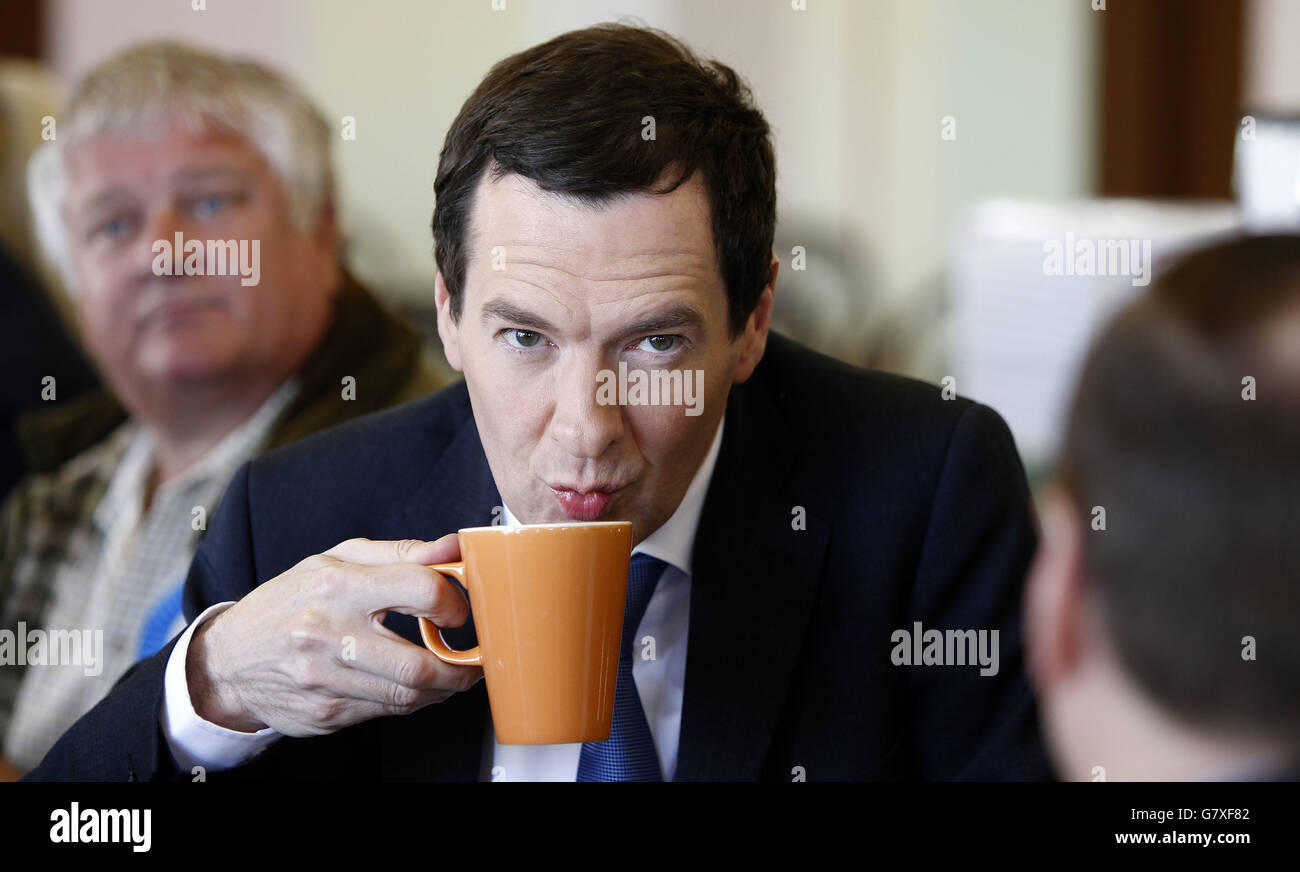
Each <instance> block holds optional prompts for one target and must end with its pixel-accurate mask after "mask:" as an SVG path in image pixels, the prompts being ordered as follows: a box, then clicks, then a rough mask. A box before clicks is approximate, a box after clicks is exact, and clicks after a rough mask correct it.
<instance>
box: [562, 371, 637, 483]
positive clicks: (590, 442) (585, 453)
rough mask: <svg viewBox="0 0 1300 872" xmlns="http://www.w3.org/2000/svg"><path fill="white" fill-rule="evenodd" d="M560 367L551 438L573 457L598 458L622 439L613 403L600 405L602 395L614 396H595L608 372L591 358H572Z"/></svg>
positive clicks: (617, 409) (619, 414)
mask: <svg viewBox="0 0 1300 872" xmlns="http://www.w3.org/2000/svg"><path fill="white" fill-rule="evenodd" d="M560 366H561V367H562V370H561V373H560V375H559V377H558V384H557V385H556V389H557V397H556V400H555V414H554V415H553V416H552V418H551V437H552V438H553V439H555V441H556V442H558V443H559V444H560V447H561V448H563V449H564V450H565V451H566V452H568V453H569V454H571V455H572V456H574V457H578V458H583V459H587V458H597V457H600V456H601V455H602V454H603V453H604V452H605V450H606V449H607V448H609V446H610V445H611V444H613V443H614V442H615V441H617V440H618V439H619V438H620V437H621V436H622V435H623V410H622V409H621V408H620V407H619V406H618V405H617V403H616V402H615V403H605V402H602V401H601V400H602V399H603V398H604V397H605V394H606V393H609V394H610V395H613V396H614V397H617V394H616V393H615V392H614V391H609V392H603V391H602V392H600V397H599V398H598V396H597V387H598V385H599V383H600V380H601V378H602V377H604V378H612V376H611V375H609V373H610V370H607V369H604V368H603V367H602V361H600V360H599V359H595V358H594V357H585V358H576V359H573V360H571V361H568V362H567V363H563V364H560Z"/></svg>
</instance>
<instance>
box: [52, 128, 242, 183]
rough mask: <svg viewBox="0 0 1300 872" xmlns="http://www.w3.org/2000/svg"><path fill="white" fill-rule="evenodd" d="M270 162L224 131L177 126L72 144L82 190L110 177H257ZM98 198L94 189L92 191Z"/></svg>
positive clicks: (74, 174)
mask: <svg viewBox="0 0 1300 872" xmlns="http://www.w3.org/2000/svg"><path fill="white" fill-rule="evenodd" d="M263 163H264V160H263V158H262V157H261V154H260V153H259V152H258V151H257V150H256V149H255V148H254V147H253V146H252V145H251V144H250V143H248V142H247V141H246V140H244V139H242V138H241V137H238V136H233V135H231V134H227V133H223V132H219V131H203V132H190V131H186V130H184V129H181V128H177V127H168V128H165V129H161V130H150V131H142V132H141V133H138V134H127V133H106V134H104V135H102V136H98V137H95V138H94V139H89V140H86V141H84V142H79V143H77V144H76V145H73V146H70V147H69V149H68V154H67V167H68V178H69V182H70V183H71V184H72V185H73V186H76V187H80V188H95V187H100V186H102V185H103V184H104V183H105V182H106V181H108V180H110V179H134V178H140V179H156V180H169V181H170V180H188V179H196V180H197V179H201V178H204V177H215V176H218V175H221V174H225V175H227V176H234V175H241V174H242V175H248V174H250V173H255V172H256V171H257V170H258V169H259V167H260V166H261V165H262V164H263ZM88 193H89V195H90V196H94V195H95V192H94V191H89V192H88Z"/></svg>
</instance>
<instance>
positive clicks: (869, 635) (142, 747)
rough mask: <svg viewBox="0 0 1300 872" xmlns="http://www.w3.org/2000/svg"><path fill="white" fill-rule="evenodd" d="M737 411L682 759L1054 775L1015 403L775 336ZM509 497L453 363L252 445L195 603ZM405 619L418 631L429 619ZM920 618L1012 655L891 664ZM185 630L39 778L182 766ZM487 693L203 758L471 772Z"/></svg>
mask: <svg viewBox="0 0 1300 872" xmlns="http://www.w3.org/2000/svg"><path fill="white" fill-rule="evenodd" d="M726 415H727V426H726V430H725V432H724V434H723V442H722V447H721V451H720V454H719V457H718V461H717V466H716V468H715V470H714V473H713V478H712V480H711V482H710V485H709V489H708V494H707V497H706V499H705V504H704V509H703V513H702V515H701V518H700V524H699V527H698V530H697V533H696V540H695V550H694V558H693V559H694V565H693V567H692V578H691V606H690V628H689V636H688V645H687V665H686V683H685V691H684V700H683V710H682V721H681V736H680V749H679V753H678V762H677V771H676V780H705V779H728V780H750V779H774V780H791V779H792V777H794V775H793V773H795V772H797V771H798V770H796V769H795V767H802V770H801V771H802V773H803V776H804V777H805V778H806V779H808V780H821V779H902V778H927V779H1044V778H1047V777H1048V771H1047V765H1046V762H1045V758H1044V755H1043V751H1042V746H1041V743H1040V739H1039V734H1038V730H1037V724H1036V719H1035V710H1034V704H1033V700H1032V697H1031V695H1030V692H1029V689H1028V688H1027V686H1026V683H1025V678H1024V674H1023V665H1022V657H1021V633H1020V621H1019V607H1020V592H1021V584H1022V580H1023V578H1024V574H1025V571H1026V568H1027V565H1028V562H1029V560H1030V558H1031V554H1032V551H1033V548H1034V544H1035V533H1034V526H1033V517H1032V508H1031V503H1030V498H1029V493H1028V489H1027V487H1026V483H1025V477H1024V472H1023V470H1022V468H1021V465H1020V462H1019V459H1018V457H1017V454H1016V450H1015V446H1014V444H1013V442H1012V439H1011V435H1010V433H1009V432H1008V431H1007V428H1006V426H1005V424H1004V423H1003V422H1002V420H1001V418H999V417H998V416H997V414H996V413H994V412H993V411H991V410H990V409H988V408H987V407H985V406H981V405H978V404H975V403H972V402H970V401H968V400H964V399H956V400H951V401H945V400H943V399H942V398H941V396H940V391H939V389H938V388H937V387H935V386H933V385H929V384H925V383H922V382H919V381H913V380H910V379H905V378H901V377H898V376H893V375H887V374H884V373H879V372H869V371H863V370H859V369H855V368H853V367H849V366H847V365H844V364H841V363H838V362H837V361H834V360H832V359H830V358H827V357H824V356H822V355H820V354H816V353H814V352H812V351H810V350H809V349H806V348H804V347H803V346H801V345H798V344H796V343H794V342H792V341H791V340H788V339H785V338H783V337H781V336H778V335H773V336H771V337H770V339H769V342H768V347H767V353H766V355H765V356H764V359H763V361H762V362H761V364H760V365H759V367H758V368H757V369H756V371H755V373H754V375H753V377H752V378H751V379H750V380H749V381H748V382H746V383H745V384H743V385H739V386H736V387H734V388H733V390H732V392H731V395H730V398H729V401H728V406H727V412H726ZM499 502H500V497H499V496H498V493H497V489H496V486H495V484H494V483H493V480H492V476H491V474H490V472H489V470H488V465H487V461H486V458H485V456H484V453H483V448H482V444H481V443H480V441H479V436H478V431H477V428H476V426H475V423H474V418H473V415H472V412H471V409H470V404H469V398H468V393H467V391H466V388H465V386H464V383H463V382H461V383H458V384H456V385H453V386H452V387H449V388H447V389H445V390H443V391H441V392H439V393H437V394H434V395H432V396H429V397H427V398H425V399H423V400H419V401H417V402H414V403H411V404H409V405H406V406H402V407H398V408H396V409H392V410H389V411H385V412H381V413H379V414H376V415H372V416H369V417H366V418H363V419H360V420H357V421H355V422H351V423H348V424H345V425H343V426H340V427H337V428H334V429H332V430H329V431H326V432H324V433H321V434H319V435H316V436H313V437H311V438H308V439H305V440H302V441H301V442H298V443H296V444H294V445H291V446H288V447H286V448H283V449H280V450H278V451H275V452H273V453H271V454H268V455H265V456H263V457H261V458H259V459H256V460H254V461H252V462H251V464H249V465H246V466H245V467H243V468H242V469H241V470H240V472H239V473H238V474H237V475H236V477H235V479H234V481H233V482H232V483H231V485H230V488H229V490H228V492H227V495H226V498H225V499H224V500H223V501H222V505H221V509H220V511H219V512H218V516H217V517H216V518H215V519H214V522H213V526H212V529H211V530H210V531H209V535H208V536H207V539H206V540H205V541H204V543H203V545H202V547H201V548H200V550H199V552H198V554H197V556H196V557H195V560H194V563H193V565H192V567H191V569H190V575H189V580H188V584H187V586H186V595H185V609H186V614H187V615H189V616H191V617H193V616H194V615H196V614H198V612H199V611H200V610H201V609H202V608H204V607H206V606H207V605H209V604H212V603H215V602H220V601H223V600H233V599H238V598H240V597H242V596H243V595H244V594H246V593H247V592H248V591H249V590H250V589H252V588H253V587H254V586H255V585H257V584H258V583H259V582H263V581H266V580H267V579H271V578H274V577H275V576H276V575H278V574H280V573H281V572H283V571H285V570H286V569H289V568H290V567H292V566H293V565H294V564H295V563H297V562H298V561H299V560H301V559H303V558H304V557H306V556H308V555H311V554H315V553H319V552H321V551H324V550H326V549H328V548H330V547H332V546H333V545H335V544H337V543H338V542H340V541H342V540H344V539H348V538H351V537H355V536H364V537H368V538H372V539H402V538H420V539H434V538H436V537H438V536H441V535H443V534H445V533H448V532H450V531H454V530H456V529H457V528H460V527H466V526H473V525H481V524H487V523H490V520H491V517H492V509H493V507H494V506H496V505H497V504H499ZM795 507H802V508H803V509H804V510H805V512H806V519H807V520H806V529H795V528H796V527H797V526H798V525H796V524H794V523H792V521H793V520H794V511H795ZM389 620H390V626H393V627H394V628H395V629H398V631H399V632H402V633H403V634H404V635H406V636H407V637H408V638H411V639H412V640H415V639H417V638H418V636H417V634H416V631H415V622H414V620H413V619H411V618H408V617H406V616H400V615H391V616H390V618H389ZM917 621H920V622H921V623H922V625H923V627H924V628H926V629H930V628H934V629H940V630H944V629H974V630H992V629H997V630H999V631H1000V669H999V671H998V673H997V674H996V675H993V676H988V677H981V676H980V675H979V670H978V667H977V666H895V665H894V664H893V663H892V662H891V657H890V653H891V650H892V648H893V644H892V642H891V634H892V633H893V631H895V630H897V629H900V628H906V629H908V630H909V631H910V630H911V629H912V628H913V624H914V622H917ZM448 638H449V641H451V642H453V644H455V640H454V639H452V638H451V636H450V635H449V637H448ZM172 644H174V642H173V643H172ZM170 653H171V645H169V646H168V647H167V648H165V649H163V650H162V651H161V652H160V653H159V654H157V655H156V656H154V657H152V658H150V659H148V660H144V661H141V662H140V663H139V664H137V665H136V666H135V667H134V668H133V670H132V671H131V672H129V673H128V674H127V675H126V676H125V677H124V678H123V679H122V681H121V682H120V683H119V684H118V686H117V688H116V689H115V690H114V692H113V693H112V694H111V695H109V696H108V697H107V698H106V699H105V700H104V701H103V702H102V703H100V705H99V706H98V707H96V708H95V709H94V710H93V711H91V712H90V713H89V714H87V715H86V717H84V718H83V719H82V720H81V721H79V722H78V723H77V724H76V725H75V726H74V727H73V728H72V729H71V730H69V732H68V733H67V734H66V735H65V736H64V737H63V738H62V739H61V740H60V741H59V743H58V745H56V746H55V748H54V749H53V750H51V752H50V753H49V755H48V756H47V757H46V758H45V760H44V761H43V763H42V764H41V766H40V767H39V768H38V769H37V770H36V771H35V772H33V773H32V774H31V776H30V777H32V778H36V779H78V780H83V779H114V780H123V779H132V778H134V779H141V780H145V779H166V778H180V779H188V778H189V777H190V774H189V773H188V772H177V771H176V766H175V763H174V762H173V760H172V758H171V754H170V752H169V751H168V749H167V745H166V741H165V740H164V738H163V737H162V735H161V732H160V728H159V708H160V704H161V700H162V695H163V672H164V666H165V664H166V660H167V657H168V655H169V654H170ZM487 715H488V705H487V695H486V692H485V686H484V683H483V682H480V683H479V684H477V685H476V686H475V687H474V688H473V689H472V690H470V691H468V692H465V693H461V694H457V695H455V696H453V697H452V698H451V699H449V700H448V701H446V702H444V703H441V704H435V705H431V706H428V707H426V708H424V709H422V710H420V711H419V712H417V713H415V714H413V715H408V716H404V717H388V718H380V719H377V720H372V721H369V722H366V723H363V724H359V725H356V726H354V727H350V728H348V729H345V730H341V731H339V732H337V733H334V734H332V735H329V736H321V737H314V738H307V739H292V738H285V739H281V740H279V741H278V742H277V743H276V744H275V745H273V746H272V747H271V748H269V749H267V750H266V751H264V752H263V753H262V754H261V755H259V756H258V757H256V758H254V759H253V760H252V761H251V762H249V763H247V764H245V765H243V766H240V767H238V768H236V769H234V770H231V771H230V772H228V773H223V774H212V775H210V776H209V777H210V778H215V777H221V776H222V775H224V776H225V777H249V778H292V779H336V778H348V779H476V778H478V777H479V774H480V761H481V755H482V751H483V741H484V730H485V726H486V720H485V718H486V717H487Z"/></svg>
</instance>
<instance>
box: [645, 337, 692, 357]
mask: <svg viewBox="0 0 1300 872" xmlns="http://www.w3.org/2000/svg"><path fill="white" fill-rule="evenodd" d="M681 340H682V338H681V337H680V336H667V335H660V336H647V337H646V338H644V339H642V340H641V342H640V343H638V345H639V347H640V348H641V350H642V351H653V352H654V353H656V354H663V353H664V352H666V351H672V350H674V349H675V348H677V346H678V344H679V343H680V342H681Z"/></svg>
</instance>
